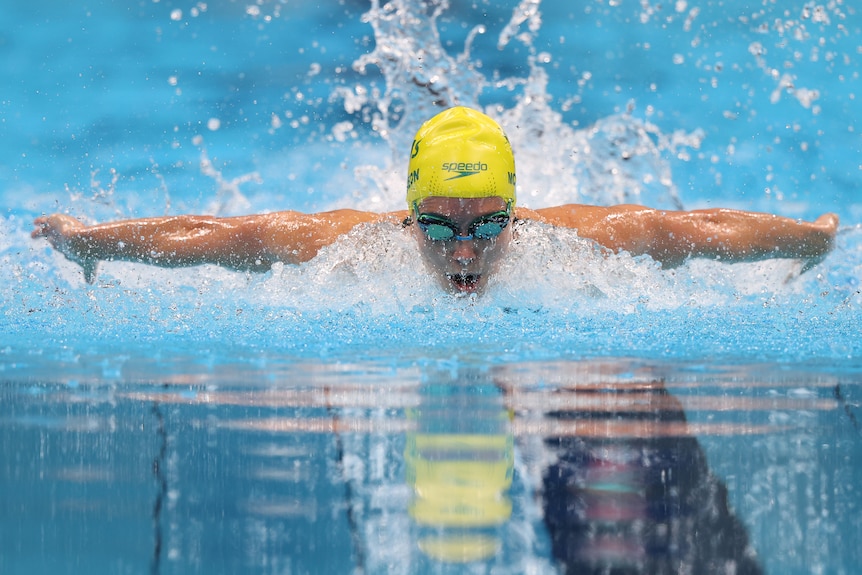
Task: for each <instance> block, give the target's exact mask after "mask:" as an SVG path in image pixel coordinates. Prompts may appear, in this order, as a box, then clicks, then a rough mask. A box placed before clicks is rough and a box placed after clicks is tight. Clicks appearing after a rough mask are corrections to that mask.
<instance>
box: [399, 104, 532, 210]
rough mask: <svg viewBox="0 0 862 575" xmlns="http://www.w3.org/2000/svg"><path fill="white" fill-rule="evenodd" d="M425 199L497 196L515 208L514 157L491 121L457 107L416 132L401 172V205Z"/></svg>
mask: <svg viewBox="0 0 862 575" xmlns="http://www.w3.org/2000/svg"><path fill="white" fill-rule="evenodd" d="M429 196H444V197H450V198H486V197H491V196H499V197H501V198H503V199H504V200H506V201H508V202H511V203H512V206H514V205H515V156H514V155H513V154H512V146H511V145H510V144H509V139H508V138H507V137H506V134H505V133H504V132H503V129H502V128H501V127H500V125H499V124H497V122H495V121H494V120H492V119H491V118H489V117H488V116H486V115H485V114H483V113H481V112H477V111H476V110H471V109H470V108H464V107H462V106H458V107H455V108H450V109H448V110H446V111H444V112H440V113H439V114H437V115H436V116H434V117H433V118H431V119H430V120H428V121H427V122H425V123H424V124H422V127H421V128H419V131H418V132H416V137H415V138H414V139H413V149H412V150H411V151H410V164H409V167H408V168H407V206H408V209H412V208H413V203H414V202H419V201H421V200H422V199H423V198H427V197H429Z"/></svg>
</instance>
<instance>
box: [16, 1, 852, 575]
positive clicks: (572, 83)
mask: <svg viewBox="0 0 862 575" xmlns="http://www.w3.org/2000/svg"><path fill="white" fill-rule="evenodd" d="M453 4H456V5H453V6H448V5H446V3H445V2H439V1H438V2H420V1H418V0H400V1H398V2H392V3H390V4H388V5H386V6H384V7H380V6H378V5H377V4H374V5H369V4H368V3H366V2H355V1H342V2H329V3H321V5H319V6H318V5H315V4H314V3H309V2H296V3H294V2H268V1H260V2H257V3H245V4H244V3H236V2H216V3H204V2H200V3H195V2H173V1H167V0H160V1H152V2H149V1H148V2H141V3H137V4H134V5H130V4H127V3H113V2H105V1H96V2H92V3H85V4H81V3H72V4H69V3H66V2H59V1H56V0H43V1H39V2H36V3H30V4H26V3H18V2H10V1H5V0H4V1H2V2H0V54H2V58H0V67H2V76H3V78H4V81H3V82H2V83H0V150H2V154H0V197H2V206H3V208H4V209H3V212H2V214H0V261H2V264H3V267H4V269H6V270H7V271H6V272H5V273H4V275H3V280H2V281H1V282H0V293H2V298H0V302H2V304H0V305H2V308H0V313H2V323H0V454H1V455H2V458H0V573H28V574H30V573H43V572H44V573H48V572H50V573H81V572H88V573H147V572H149V573H237V572H243V573H351V572H353V573H360V572H364V573H474V572H475V573H559V572H566V569H567V568H568V569H570V570H571V571H578V572H602V571H603V570H609V569H619V570H626V569H628V570H629V571H626V572H634V573H677V572H695V573H724V572H728V571H727V569H729V568H730V567H731V566H733V567H735V568H736V569H737V572H766V573H782V574H783V573H799V574H803V573H804V574H808V573H836V574H837V573H856V572H858V570H859V567H858V566H859V565H860V564H862V557H860V551H859V545H858V541H860V539H862V519H860V515H859V513H860V508H862V495H860V493H859V491H860V488H859V485H862V481H860V479H862V430H860V427H859V426H860V419H862V411H860V407H859V406H860V401H862V400H860V398H862V385H860V383H862V359H861V358H862V338H860V328H859V325H860V319H862V292H860V280H862V229H860V225H859V222H860V221H862V196H860V194H859V191H858V190H859V182H860V176H862V160H860V157H862V155H860V151H862V150H860V149H862V142H860V136H859V133H858V130H859V127H858V126H857V123H858V120H857V118H858V114H856V113H855V110H856V109H857V108H858V103H857V98H858V97H859V92H860V86H862V83H860V78H859V73H860V59H862V42H860V38H862V35H860V32H862V17H860V15H859V13H858V8H856V7H855V6H852V5H851V4H852V3H848V2H826V3H823V4H817V3H816V2H801V1H800V2H780V3H779V2H763V3H760V4H759V5H757V6H752V5H750V4H749V3H745V2H739V1H730V2H722V3H709V2H699V1H695V0H689V1H685V0H680V1H677V2H675V3H672V4H659V3H653V2H648V1H645V2H591V3H576V4H579V5H577V6H574V7H573V6H572V3H570V2H550V1H546V2H544V3H541V2H538V1H529V0H524V1H522V2H515V1H508V2H493V3H492V2H486V1H480V2H476V3H473V4H471V5H469V6H467V5H462V4H460V3H453ZM420 56H421V60H420ZM420 61H421V65H420ZM438 99H443V100H445V101H447V102H450V103H451V102H461V103H466V104H469V105H474V106H481V107H483V108H485V109H486V110H488V111H489V112H490V113H491V114H492V115H494V116H495V117H496V118H498V119H499V120H500V121H501V123H502V124H503V125H504V127H505V128H506V130H507V132H508V134H509V136H510V138H511V139H512V142H513V146H514V148H515V152H516V157H517V162H518V171H519V179H518V181H519V190H518V192H519V202H520V203H521V204H522V205H526V206H528V207H543V206H548V205H555V204H559V203H564V202H587V203H599V204H611V203H617V202H623V201H625V202H639V203H643V204H647V205H651V206H655V207H662V208H677V207H682V208H700V207H709V206H727V207H735V208H741V209H752V210H761V211H768V212H775V213H779V214H782V215H785V216H790V217H798V218H804V219H813V218H815V217H816V216H817V215H819V214H820V213H823V212H825V211H833V212H835V213H837V214H838V215H839V216H840V218H841V221H842V223H841V227H840V230H839V233H838V237H837V240H836V246H835V249H834V250H833V252H832V253H830V254H829V255H828V256H827V257H826V258H825V259H824V260H823V261H822V262H820V263H818V264H817V265H816V266H814V267H813V268H812V269H810V270H807V271H805V272H804V273H803V266H802V264H801V262H797V261H791V260H774V261H767V262H761V263H745V264H726V263H722V262H713V261H692V262H689V263H687V264H686V265H684V266H682V267H680V268H677V269H675V270H670V271H669V270H662V269H661V268H660V267H659V266H658V265H656V264H655V263H654V262H653V261H652V260H650V259H649V258H632V257H630V256H628V255H626V254H620V255H616V256H611V257H606V256H604V255H602V254H600V253H597V252H596V250H594V248H593V246H591V245H590V244H589V243H588V242H585V241H583V240H581V239H580V238H578V237H577V235H576V234H575V233H574V232H567V231H561V230H550V229H545V228H542V227H541V226H538V225H527V226H525V227H524V228H523V229H522V230H521V234H520V238H519V241H518V243H517V245H516V246H515V247H514V250H513V253H512V257H511V260H510V261H509V262H507V263H506V264H505V266H504V269H503V270H502V272H503V273H501V274H500V276H499V277H498V278H496V279H495V282H494V283H493V284H492V285H491V286H490V291H489V293H488V294H486V295H485V296H483V297H482V298H480V299H476V300H473V299H470V298H454V297H451V296H448V295H444V294H441V293H440V292H439V291H438V289H437V288H436V287H435V285H433V283H432V282H431V281H430V280H429V279H427V278H426V277H425V276H424V274H423V272H422V269H421V264H420V263H419V261H418V259H417V256H418V254H417V252H416V248H415V246H414V245H412V244H411V242H410V241H409V238H407V237H405V235H404V234H403V233H402V232H401V231H400V230H397V229H394V228H390V227H387V226H380V227H371V228H366V229H361V230H357V231H355V232H353V233H351V234H350V235H349V236H347V237H345V238H343V239H342V240H341V241H339V242H338V243H337V244H335V245H334V246H332V247H330V248H328V249H326V250H324V251H323V252H322V253H321V254H320V255H319V256H318V257H317V258H315V260H313V261H312V262H309V263H307V264H304V265H302V266H276V267H275V268H274V269H273V270H272V271H271V272H268V273H266V274H261V275H248V274H243V273H235V272H231V271H227V270H223V269H219V268H215V267H208V266H204V267H200V268H193V269H182V270H165V269H158V268H152V267H148V266H143V265H136V264H130V263H123V262H106V263H103V264H102V265H101V267H100V270H99V275H98V279H97V281H96V283H95V284H93V285H88V284H86V283H84V281H83V278H82V276H81V273H80V270H79V269H78V268H77V267H76V266H75V265H73V264H71V263H69V262H67V261H65V260H64V259H63V258H62V256H58V255H57V254H56V253H54V252H52V251H51V250H50V249H49V248H48V246H47V244H46V243H45V242H43V241H33V240H31V239H30V238H29V232H30V227H31V222H32V220H33V218H34V217H36V216H38V215H40V214H42V213H49V212H55V211H60V212H67V213H71V214H73V215H75V216H77V217H79V218H81V219H84V220H86V221H90V222H97V221H108V220H111V219H116V218H123V217H145V216H157V215H164V214H178V213H189V212H195V213H215V214H220V215H231V214H239V213H251V212H260V211H273V210H280V209H298V210H303V211H318V210H325V209H330V208H333V207H342V206H346V207H358V208H362V209H374V210H390V209H398V208H400V207H401V204H402V202H403V189H404V188H403V178H404V173H405V166H406V153H405V150H406V149H407V146H408V145H409V141H410V139H411V138H412V135H413V133H414V131H415V129H416V127H417V126H418V125H419V123H421V121H423V120H424V119H425V118H427V117H428V116H429V115H430V114H432V113H433V110H434V109H435V108H434V102H435V101H436V100H438Z"/></svg>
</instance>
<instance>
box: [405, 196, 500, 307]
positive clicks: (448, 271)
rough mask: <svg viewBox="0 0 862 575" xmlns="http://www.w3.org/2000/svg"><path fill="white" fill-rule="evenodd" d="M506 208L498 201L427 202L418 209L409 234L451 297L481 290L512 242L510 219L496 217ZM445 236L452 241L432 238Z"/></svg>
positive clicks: (442, 200)
mask: <svg viewBox="0 0 862 575" xmlns="http://www.w3.org/2000/svg"><path fill="white" fill-rule="evenodd" d="M506 208H507V205H506V201H505V200H504V199H503V198H500V197H488V198H445V197H429V198H425V199H424V200H422V201H421V202H420V203H419V204H418V213H419V215H418V217H417V214H416V212H415V211H414V213H413V214H412V216H413V219H414V220H415V221H414V224H413V226H412V228H413V233H414V234H415V236H416V240H417V241H418V242H419V251H420V252H421V253H422V259H423V260H424V261H425V264H426V265H427V266H428V268H429V269H430V270H431V272H432V273H433V274H434V275H435V276H436V277H437V280H438V282H439V283H440V284H441V285H442V286H443V288H444V289H446V290H447V291H449V292H451V293H455V294H470V293H481V292H482V291H483V290H484V289H485V286H486V285H487V284H488V277H489V276H490V275H491V274H492V273H493V272H494V271H495V270H496V269H497V266H498V264H499V262H500V260H501V259H502V258H503V255H504V254H505V252H506V249H507V248H508V247H509V243H510V242H511V240H512V225H511V215H507V214H504V213H502V214H501V212H506ZM429 223H430V225H429ZM447 224H451V228H452V232H451V233H450V232H449V231H448V226H447ZM500 227H502V231H500ZM423 228H424V229H423ZM456 231H457V234H456V233H455V232H456ZM497 231H499V234H498V235H494V236H493V237H485V236H488V235H492V234H493V233H495V232H497ZM446 235H452V236H454V237H451V238H449V239H432V238H434V237H440V236H446ZM471 236H472V237H471ZM464 238H469V239H464Z"/></svg>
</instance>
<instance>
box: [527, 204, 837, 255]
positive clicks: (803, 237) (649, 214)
mask: <svg viewBox="0 0 862 575" xmlns="http://www.w3.org/2000/svg"><path fill="white" fill-rule="evenodd" d="M535 213H536V215H537V216H538V218H539V219H540V220H541V221H545V222H547V223H551V224H555V225H560V226H565V227H572V228H577V230H578V234H579V235H580V236H582V237H586V238H590V239H593V240H595V241H596V242H598V243H599V244H601V245H603V246H605V247H607V248H609V249H612V250H614V251H623V250H624V251H627V252H629V253H631V254H633V255H640V254H647V255H650V256H652V257H653V258H654V259H656V260H657V261H660V262H662V264H663V265H665V266H666V267H673V266H676V265H680V264H681V263H683V262H684V261H685V260H686V259H688V258H692V257H702V258H711V259H720V260H722V261H730V262H738V261H755V260H761V259H766V258H801V259H808V260H817V259H819V258H822V257H824V256H825V255H826V254H827V253H828V252H829V250H830V249H832V245H833V243H834V240H835V233H836V231H837V229H838V217H837V216H836V215H834V214H824V215H822V216H820V217H819V218H817V220H815V221H813V222H804V221H800V220H794V219H791V218H785V217H781V216H776V215H772V214H765V213H758V212H746V211H740V210H729V209H707V210H694V211H688V212H685V211H665V210H655V209H651V208H645V207H642V206H635V205H621V206H613V207H600V206H578V205H569V206H561V207H559V208H548V209H545V210H537V211H536V212H535Z"/></svg>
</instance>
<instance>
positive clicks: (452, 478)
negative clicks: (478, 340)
mask: <svg viewBox="0 0 862 575" xmlns="http://www.w3.org/2000/svg"><path fill="white" fill-rule="evenodd" d="M568 367H569V368H572V367H573V366H568ZM428 375H429V374H427V373H426V374H425V376H426V382H425V384H424V385H422V386H421V387H420V388H419V390H418V391H419V404H418V406H416V407H415V408H413V409H411V410H410V411H409V415H410V419H412V420H413V421H414V422H415V429H414V430H413V431H410V432H409V433H408V438H407V447H406V449H405V464H406V478H407V483H408V484H409V485H410V487H412V488H413V491H414V495H413V500H412V502H411V503H410V508H409V509H410V516H411V518H412V520H413V521H414V523H415V524H416V525H417V526H418V527H419V529H418V532H417V537H416V541H415V543H416V545H417V546H418V547H419V548H420V549H421V550H422V551H423V552H424V554H425V555H427V556H429V557H431V558H432V559H434V560H437V561H440V562H445V563H450V564H451V563H467V562H474V561H485V560H488V559H490V558H492V557H493V556H494V555H496V554H499V553H501V552H505V551H504V548H505V546H506V544H507V543H511V542H512V540H511V538H508V539H507V537H508V535H507V533H511V532H513V531H518V530H520V531H529V527H528V526H526V523H529V518H528V515H529V513H523V514H517V513H516V514H515V515H514V516H513V513H512V501H511V496H510V493H509V489H510V488H511V487H512V481H513V471H514V469H515V455H514V445H515V443H514V438H515V433H516V432H517V433H518V448H519V451H522V452H523V453H522V454H521V455H522V457H523V459H524V460H525V461H526V462H533V467H534V469H532V471H531V470H529V469H528V467H529V465H530V464H529V463H524V464H523V466H522V467H521V473H522V474H523V475H525V477H522V478H520V480H521V481H522V482H524V484H525V485H527V486H529V488H528V489H529V493H527V494H526V497H525V498H526V499H533V502H534V503H536V504H537V505H538V506H539V507H540V509H541V511H540V513H539V515H540V516H541V517H542V518H543V522H544V526H545V528H546V530H547V533H548V536H549V538H550V554H551V555H552V557H553V563H554V564H555V565H556V566H557V567H558V568H559V569H560V571H562V572H564V573H615V574H641V573H643V574H659V573H667V574H671V573H673V574H677V573H701V574H712V573H730V572H732V573H737V574H743V573H750V574H755V573H761V572H762V570H761V568H760V566H759V564H758V561H757V559H756V554H755V552H754V550H753V549H752V548H751V546H750V545H749V542H748V535H747V533H746V531H745V528H744V526H743V525H742V523H741V522H740V521H739V520H738V519H737V518H736V517H735V516H734V515H733V514H732V512H731V511H730V508H729V505H728V500H727V489H726V487H725V486H724V484H723V483H722V482H721V481H720V480H719V479H718V478H716V477H715V476H714V475H713V474H712V473H711V472H710V470H709V468H708V465H707V460H706V457H705V455H704V453H703V451H702V449H701V447H700V445H699V443H698V441H697V439H696V438H695V437H694V436H693V435H691V433H690V432H689V430H688V426H687V422H686V416H685V413H684V411H683V407H682V404H681V403H680V402H679V401H678V400H677V399H676V398H674V396H672V395H671V394H670V393H668V391H667V389H665V387H664V385H663V383H662V382H661V380H660V379H658V378H650V377H648V376H645V375H644V374H640V375H639V376H638V377H637V378H633V379H630V380H628V381H624V382H620V381H608V382H602V381H601V378H599V379H598V380H594V381H581V380H579V378H578V377H577V372H576V371H575V374H574V375H573V377H570V378H565V377H564V380H565V381H566V383H564V384H557V385H554V386H551V387H544V388H543V389H541V390H539V389H536V388H531V387H530V386H529V385H528V384H529V383H530V382H529V380H531V378H532V377H535V374H531V376H529V377H525V378H524V379H523V380H521V379H519V377H518V371H517V370H512V369H511V368H503V369H499V370H496V371H492V372H483V371H481V370H460V371H457V372H449V373H446V374H441V373H437V374H434V376H433V377H428ZM536 431H540V433H538V434H534V433H532V432H536ZM528 475H533V476H535V477H536V478H539V477H540V479H538V480H536V481H535V482H531V481H530V480H529V477H526V476H528ZM513 522H514V523H518V522H520V523H522V525H520V526H519V525H512V523H513ZM525 527H526V528H525ZM525 542H526V541H524V540H521V541H520V543H521V544H524V543H525ZM533 546H534V549H533V550H532V552H533V553H536V552H538V551H539V549H538V545H537V544H536V542H535V541H533ZM522 551H523V550H522ZM522 559H523V558H522ZM522 565H524V566H525V565H526V563H523V562H522ZM536 566H538V565H536ZM546 566H549V565H546Z"/></svg>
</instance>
